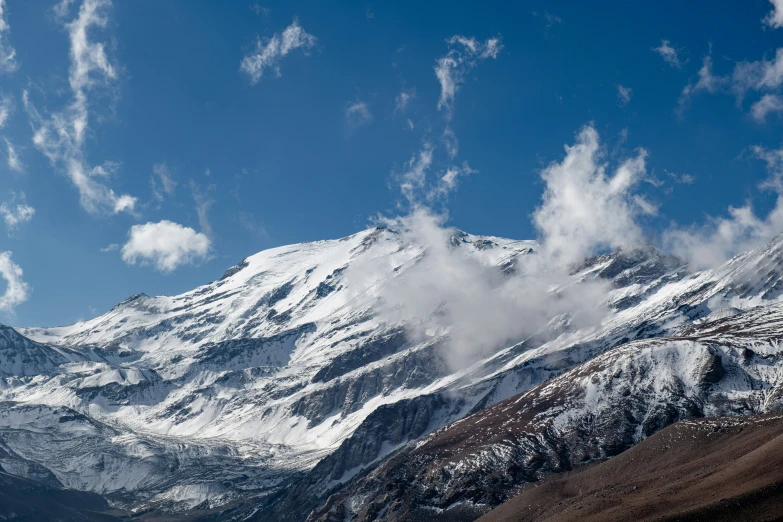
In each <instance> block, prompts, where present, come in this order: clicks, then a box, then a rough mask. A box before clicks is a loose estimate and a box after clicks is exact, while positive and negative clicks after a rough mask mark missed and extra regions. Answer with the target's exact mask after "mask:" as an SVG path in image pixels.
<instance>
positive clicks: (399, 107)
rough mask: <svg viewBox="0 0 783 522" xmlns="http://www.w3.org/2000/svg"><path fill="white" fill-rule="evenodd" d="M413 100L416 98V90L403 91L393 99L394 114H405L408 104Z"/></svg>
mask: <svg viewBox="0 0 783 522" xmlns="http://www.w3.org/2000/svg"><path fill="white" fill-rule="evenodd" d="M414 98H416V89H403V90H402V91H401V92H400V94H398V95H397V97H396V98H395V99H394V103H395V106H394V112H397V111H400V112H405V110H406V109H407V108H408V104H409V103H410V102H411V100H413V99H414Z"/></svg>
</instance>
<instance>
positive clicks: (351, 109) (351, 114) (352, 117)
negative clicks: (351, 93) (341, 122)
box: [345, 100, 372, 127]
mask: <svg viewBox="0 0 783 522" xmlns="http://www.w3.org/2000/svg"><path fill="white" fill-rule="evenodd" d="M345 119H346V121H347V122H348V123H349V124H350V125H352V126H354V127H361V126H363V125H367V124H369V123H370V122H372V113H370V108H369V107H368V106H367V103H366V102H363V101H361V100H356V101H354V102H351V103H349V104H348V105H346V107H345Z"/></svg>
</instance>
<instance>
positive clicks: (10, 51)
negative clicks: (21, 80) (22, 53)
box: [0, 0, 19, 73]
mask: <svg viewBox="0 0 783 522" xmlns="http://www.w3.org/2000/svg"><path fill="white" fill-rule="evenodd" d="M7 11H8V6H7V5H6V2H5V0H0V73H12V72H14V71H16V69H18V68H19V63H18V62H17V61H16V50H15V49H14V48H13V46H12V45H11V43H10V42H9V41H8V33H9V31H10V30H11V27H10V26H9V25H8V21H7V20H6V15H7V14H8V13H7Z"/></svg>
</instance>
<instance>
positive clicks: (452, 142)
mask: <svg viewBox="0 0 783 522" xmlns="http://www.w3.org/2000/svg"><path fill="white" fill-rule="evenodd" d="M443 143H444V145H445V146H446V152H447V153H448V155H449V158H451V159H454V158H456V157H457V154H459V140H458V139H457V134H456V133H455V132H454V129H452V128H451V127H449V126H447V127H446V129H445V130H444V131H443Z"/></svg>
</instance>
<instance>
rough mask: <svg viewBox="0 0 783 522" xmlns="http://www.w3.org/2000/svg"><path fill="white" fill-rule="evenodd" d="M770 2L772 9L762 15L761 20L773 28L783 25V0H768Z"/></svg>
mask: <svg viewBox="0 0 783 522" xmlns="http://www.w3.org/2000/svg"><path fill="white" fill-rule="evenodd" d="M769 1H770V3H771V4H772V11H770V12H769V14H767V16H765V17H764V19H763V20H762V22H764V24H766V25H768V26H769V27H771V28H773V29H779V28H781V27H783V0H769Z"/></svg>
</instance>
